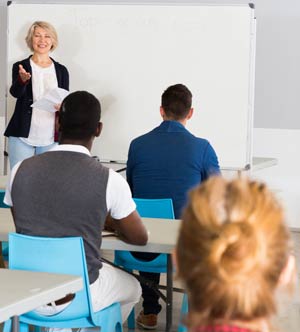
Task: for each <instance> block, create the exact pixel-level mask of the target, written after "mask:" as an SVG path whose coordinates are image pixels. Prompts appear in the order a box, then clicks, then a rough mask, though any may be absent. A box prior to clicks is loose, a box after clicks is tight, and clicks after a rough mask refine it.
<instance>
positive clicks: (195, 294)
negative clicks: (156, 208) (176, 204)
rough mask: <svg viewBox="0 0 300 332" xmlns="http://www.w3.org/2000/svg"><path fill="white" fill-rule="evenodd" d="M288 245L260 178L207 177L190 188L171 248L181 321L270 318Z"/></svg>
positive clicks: (281, 221) (279, 211) (273, 200)
mask: <svg viewBox="0 0 300 332" xmlns="http://www.w3.org/2000/svg"><path fill="white" fill-rule="evenodd" d="M290 251H291V243H290V235H289V231H288V228H287V226H286V225H285V220H284V214H283V209H282V207H281V205H280V204H279V201H278V200H277V199H276V197H275V196H274V194H273V193H272V192H271V191H270V190H268V188H267V187H266V186H265V185H264V184H262V183H260V182H257V181H251V180H248V179H234V180H226V179H224V178H222V177H213V178H210V179H208V180H207V181H206V182H204V183H203V184H202V185H200V186H198V187H196V188H195V189H193V190H192V191H191V192H190V194H189V203H188V205H187V207H186V209H185V211H184V214H183V217H182V224H181V230H180V234H179V238H178V243H177V248H176V253H177V265H178V266H177V267H178V275H179V277H180V278H181V280H182V281H183V282H184V285H185V287H186V289H187V292H188V296H189V304H190V309H191V310H190V312H189V316H188V319H187V323H188V324H189V325H192V326H193V325H198V324H205V323H207V322H211V321H216V320H218V319H225V320H228V321H230V320H241V321H250V320H253V319H260V318H264V319H267V318H270V316H271V315H273V314H274V313H275V312H276V305H275V289H276V288H277V286H278V282H279V278H280V275H281V272H282V271H283V269H284V267H285V265H286V263H287V261H288V257H289V255H290Z"/></svg>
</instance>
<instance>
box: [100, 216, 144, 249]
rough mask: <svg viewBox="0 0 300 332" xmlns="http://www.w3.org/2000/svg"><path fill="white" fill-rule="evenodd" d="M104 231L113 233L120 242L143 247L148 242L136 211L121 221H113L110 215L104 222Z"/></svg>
mask: <svg viewBox="0 0 300 332" xmlns="http://www.w3.org/2000/svg"><path fill="white" fill-rule="evenodd" d="M105 228H106V229H108V230H113V231H115V232H116V233H117V234H118V236H119V237H120V238H121V240H123V241H125V242H128V243H131V244H136V245H141V246H142V245H145V244H146V243H147V241H148V234H147V230H146V228H145V226H144V225H143V223H142V221H141V218H140V216H139V214H138V213H137V212H136V211H133V212H132V213H130V214H129V215H128V216H127V217H125V218H122V219H119V220H118V219H113V218H112V217H111V216H110V215H109V216H108V218H107V220H106V227H105Z"/></svg>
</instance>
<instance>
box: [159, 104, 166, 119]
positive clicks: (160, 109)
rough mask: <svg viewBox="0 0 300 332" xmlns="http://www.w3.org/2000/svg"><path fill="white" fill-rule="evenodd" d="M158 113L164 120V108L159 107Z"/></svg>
mask: <svg viewBox="0 0 300 332" xmlns="http://www.w3.org/2000/svg"><path fill="white" fill-rule="evenodd" d="M159 112H160V115H161V117H162V118H163V119H165V117H166V113H165V110H164V108H163V107H162V106H160V108H159Z"/></svg>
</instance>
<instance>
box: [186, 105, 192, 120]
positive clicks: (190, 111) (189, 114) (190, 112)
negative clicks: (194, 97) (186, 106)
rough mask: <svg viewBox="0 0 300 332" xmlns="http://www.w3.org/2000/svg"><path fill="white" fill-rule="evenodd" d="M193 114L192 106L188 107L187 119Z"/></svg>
mask: <svg viewBox="0 0 300 332" xmlns="http://www.w3.org/2000/svg"><path fill="white" fill-rule="evenodd" d="M193 114H194V109H193V107H191V108H190V110H189V112H188V115H187V117H186V119H187V120H189V119H190V118H191V117H192V116H193Z"/></svg>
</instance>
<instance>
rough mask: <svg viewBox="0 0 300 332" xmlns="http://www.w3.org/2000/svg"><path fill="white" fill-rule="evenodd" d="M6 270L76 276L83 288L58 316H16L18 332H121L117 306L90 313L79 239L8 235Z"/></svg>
mask: <svg viewBox="0 0 300 332" xmlns="http://www.w3.org/2000/svg"><path fill="white" fill-rule="evenodd" d="M9 268H10V269H18V270H30V271H41V272H49V273H62V274H71V275H78V276H82V279H83V289H82V290H81V291H79V292H77V293H76V295H75V298H74V300H73V301H72V302H71V304H70V305H69V306H68V307H66V309H64V310H63V311H61V312H60V313H57V314H55V315H53V316H44V315H40V314H38V313H36V312H35V311H30V312H28V313H26V314H24V315H22V316H20V332H28V328H29V325H34V326H35V327H39V328H40V327H56V328H83V327H100V328H101V331H105V332H121V331H122V317H121V309H120V304H119V303H114V304H112V305H111V306H109V307H107V308H105V309H103V310H100V311H98V312H94V311H93V307H92V302H91V297H90V288H89V278H88V272H87V267H86V260H85V252H84V246H83V240H82V238H81V237H67V238H48V237H36V236H26V235H21V234H16V233H11V234H9ZM20 282H22V280H21V281H20ZM10 327H11V320H9V321H6V322H5V325H4V329H3V331H4V332H9V331H10ZM39 328H36V330H39Z"/></svg>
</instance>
